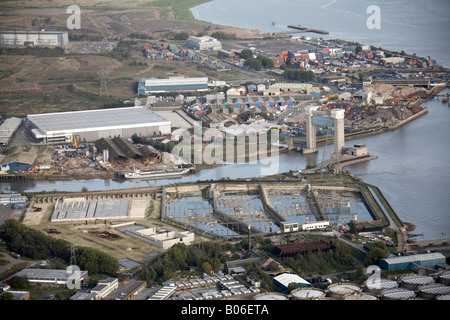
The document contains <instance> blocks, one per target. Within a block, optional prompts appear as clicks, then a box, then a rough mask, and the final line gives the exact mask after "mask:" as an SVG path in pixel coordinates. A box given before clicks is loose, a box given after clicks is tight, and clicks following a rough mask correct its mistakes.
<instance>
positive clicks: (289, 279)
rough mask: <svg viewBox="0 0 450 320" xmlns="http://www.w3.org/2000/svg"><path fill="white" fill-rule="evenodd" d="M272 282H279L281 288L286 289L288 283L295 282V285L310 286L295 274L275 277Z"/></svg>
mask: <svg viewBox="0 0 450 320" xmlns="http://www.w3.org/2000/svg"><path fill="white" fill-rule="evenodd" d="M274 280H276V281H277V282H279V283H280V284H282V285H283V286H285V287H286V288H287V287H288V286H289V284H290V283H292V282H295V283H301V284H304V285H306V286H310V285H311V284H310V283H309V282H308V281H306V280H305V279H303V278H301V277H299V276H298V275H296V274H291V273H283V274H280V275H279V276H276V277H275V278H274Z"/></svg>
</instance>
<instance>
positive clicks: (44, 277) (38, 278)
mask: <svg viewBox="0 0 450 320" xmlns="http://www.w3.org/2000/svg"><path fill="white" fill-rule="evenodd" d="M15 275H16V276H18V277H27V278H28V281H29V282H30V284H47V285H56V286H65V285H66V284H67V282H68V281H69V277H70V280H71V281H75V282H78V281H80V282H83V280H85V279H87V277H88V272H87V271H80V272H79V274H78V273H74V274H70V273H68V272H67V270H56V269H31V268H25V269H22V270H21V271H19V272H18V273H16V274H15ZM74 277H76V278H74Z"/></svg>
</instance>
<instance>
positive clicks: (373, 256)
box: [364, 247, 387, 266]
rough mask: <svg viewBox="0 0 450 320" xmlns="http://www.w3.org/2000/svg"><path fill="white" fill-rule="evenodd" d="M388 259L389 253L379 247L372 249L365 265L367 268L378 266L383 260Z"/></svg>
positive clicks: (365, 260)
mask: <svg viewBox="0 0 450 320" xmlns="http://www.w3.org/2000/svg"><path fill="white" fill-rule="evenodd" d="M385 258H387V252H386V251H384V250H383V249H381V248H379V247H373V248H372V249H370V251H369V253H368V254H367V255H366V257H365V259H364V264H365V265H366V266H369V265H378V264H379V263H380V260H381V259H385Z"/></svg>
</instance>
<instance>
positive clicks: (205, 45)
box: [186, 36, 222, 51]
mask: <svg viewBox="0 0 450 320" xmlns="http://www.w3.org/2000/svg"><path fill="white" fill-rule="evenodd" d="M186 46H187V47H188V48H189V49H194V50H213V51H219V50H221V49H222V43H221V42H220V41H219V40H217V39H216V38H213V37H208V36H203V37H195V36H190V37H189V38H188V39H187V40H186Z"/></svg>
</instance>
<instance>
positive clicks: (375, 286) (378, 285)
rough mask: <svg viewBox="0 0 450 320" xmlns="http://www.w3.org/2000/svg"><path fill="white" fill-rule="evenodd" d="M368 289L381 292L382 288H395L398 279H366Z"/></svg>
mask: <svg viewBox="0 0 450 320" xmlns="http://www.w3.org/2000/svg"><path fill="white" fill-rule="evenodd" d="M365 286H366V291H367V292H370V293H374V294H379V293H380V292H381V291H382V290H386V289H394V288H397V287H398V283H397V281H394V280H387V279H380V280H377V281H376V282H373V281H366V283H365Z"/></svg>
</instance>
